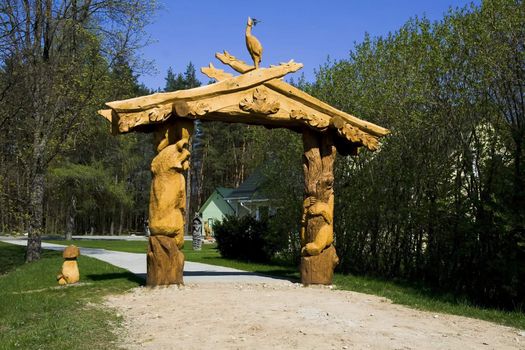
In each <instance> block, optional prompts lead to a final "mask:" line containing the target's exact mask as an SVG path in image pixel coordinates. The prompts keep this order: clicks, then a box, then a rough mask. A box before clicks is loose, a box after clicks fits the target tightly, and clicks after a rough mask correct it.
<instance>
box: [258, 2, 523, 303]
mask: <svg viewBox="0 0 525 350" xmlns="http://www.w3.org/2000/svg"><path fill="white" fill-rule="evenodd" d="M524 11H525V6H524V4H523V1H510V0H487V1H483V3H482V5H481V6H474V5H473V6H471V7H468V8H465V9H460V10H451V11H450V13H449V14H447V15H446V16H445V17H444V19H443V20H442V21H439V22H435V23H431V22H430V21H428V20H427V19H425V18H422V19H417V18H416V19H412V20H410V21H408V22H407V23H406V24H405V25H403V26H402V27H401V28H400V29H399V30H398V31H396V32H394V33H391V34H389V35H387V36H385V37H377V38H371V37H366V38H365V40H364V41H363V42H362V43H359V44H357V45H356V47H355V49H354V50H353V51H351V53H350V56H349V58H348V59H346V60H341V61H336V62H334V61H328V62H327V63H326V64H325V65H324V66H322V67H320V69H319V71H318V72H317V76H316V82H315V83H313V84H305V83H304V82H300V85H301V88H303V89H305V90H306V91H307V92H309V93H311V94H313V95H315V96H317V97H318V98H320V99H322V100H324V101H326V102H328V103H329V104H331V105H333V106H335V107H337V108H339V109H342V110H344V111H346V112H349V113H351V114H354V115H356V116H358V117H359V118H363V119H366V120H369V121H371V122H374V123H377V124H379V125H381V126H384V127H387V128H389V129H390V130H391V131H392V133H391V134H390V135H389V136H388V137H386V138H385V139H383V140H382V147H381V149H380V151H378V152H375V153H373V154H371V153H369V152H362V153H361V154H360V155H359V156H357V157H355V158H338V159H337V160H336V169H335V178H336V181H335V185H334V189H335V243H336V247H337V251H338V255H339V257H340V260H341V261H340V265H339V267H338V268H339V270H340V271H342V272H344V273H355V274H368V275H376V276H382V277H385V278H400V279H406V280H414V281H419V282H424V284H425V285H426V286H430V287H432V288H433V289H435V290H445V291H451V292H452V293H455V294H456V295H457V296H458V297H460V298H463V297H464V298H468V300H470V302H472V303H475V304H482V305H494V306H497V307H504V308H515V309H520V308H522V307H523V305H524V303H525V250H524V248H523V246H524V244H523V243H524V240H525V239H524V238H525V234H524V232H525V229H524V227H525V226H524V215H525V210H524V208H525V202H524V200H523V198H524V196H523V193H524V192H523V183H524V181H525V173H524V172H523V169H522V168H523V166H522V164H523V158H524V151H523V148H524V147H523V142H524V140H525V134H524V132H525V128H524V126H525V114H524V113H525V109H523V102H522V101H523V100H524V95H523V91H525V81H524V78H523V77H525V56H524V55H523V45H522V43H523V42H524V39H525V30H524V29H523V28H525V12H524ZM520 43H521V44H520ZM274 149H275V150H277V151H276V155H274V157H273V158H279V157H280V158H282V159H283V161H278V162H277V163H276V166H277V169H275V170H274V171H273V173H272V172H270V173H269V176H268V181H269V182H268V187H269V188H270V189H272V188H276V189H278V190H276V191H274V194H275V195H274V197H275V198H276V200H278V201H281V203H289V204H288V205H285V207H286V208H287V212H289V213H296V211H295V209H293V208H294V204H293V202H294V201H295V203H300V201H301V199H302V196H301V192H300V191H298V190H296V189H295V186H297V185H296V184H295V181H297V180H298V177H299V176H300V175H299V174H300V168H299V167H297V166H295V165H292V166H290V164H293V161H292V160H291V159H292V158H291V157H289V156H288V155H291V154H295V153H294V152H297V151H296V149H297V145H296V144H295V143H294V142H290V144H288V145H287V144H280V145H279V147H276V148H274ZM269 167H271V165H269ZM281 172H283V173H284V174H286V175H284V176H275V174H279V173H281ZM276 219H278V220H279V221H280V222H281V225H283V226H284V225H288V224H289V223H288V222H287V219H286V217H282V218H276Z"/></svg>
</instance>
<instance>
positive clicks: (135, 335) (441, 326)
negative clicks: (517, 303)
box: [106, 283, 525, 350]
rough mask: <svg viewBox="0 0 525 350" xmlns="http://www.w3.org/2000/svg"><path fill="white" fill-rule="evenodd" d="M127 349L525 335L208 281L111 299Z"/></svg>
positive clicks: (502, 340)
mask: <svg viewBox="0 0 525 350" xmlns="http://www.w3.org/2000/svg"><path fill="white" fill-rule="evenodd" d="M106 304H107V306H109V307H114V308H117V310H118V312H119V313H120V314H121V315H122V316H123V318H124V325H125V328H126V331H125V332H124V333H123V334H120V343H121V344H122V345H123V347H124V348H126V349H190V350H191V349H258V350H260V349H271V350H277V349H316V350H321V349H323V350H324V349H389V350H393V349H398V350H401V349H404V350H408V349H417V350H421V349H432V350H434V349H436V350H437V349H451V350H452V349H454V350H455V349H461V350H483V349H487V350H489V349H490V350H492V349H494V350H496V349H497V350H505V349H525V333H520V332H519V331H518V330H516V329H512V328H509V327H504V326H499V325H496V324H493V323H489V322H485V321H480V320H475V319H470V318H466V317H459V316H451V315H443V314H435V313H429V312H424V311H418V310H413V309H409V308H407V307H404V306H401V305H395V304H392V303H391V302H390V301H389V300H387V299H385V298H380V297H376V296H372V295H366V294H360V293H355V292H348V291H339V290H331V289H329V288H326V287H322V288H320V287H317V288H312V287H308V288H304V287H302V286H301V285H299V284H291V283H281V284H263V283H257V284H248V283H215V284H214V283H206V284H187V285H186V286H184V287H176V286H171V287H168V288H155V289H150V288H136V289H134V290H133V291H131V292H130V293H127V294H124V295H118V296H113V297H110V298H109V299H108V300H107V302H106Z"/></svg>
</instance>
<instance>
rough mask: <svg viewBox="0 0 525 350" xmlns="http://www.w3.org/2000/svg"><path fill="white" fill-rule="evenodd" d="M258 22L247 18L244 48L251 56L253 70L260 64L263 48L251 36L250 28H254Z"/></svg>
mask: <svg viewBox="0 0 525 350" xmlns="http://www.w3.org/2000/svg"><path fill="white" fill-rule="evenodd" d="M259 22H260V21H258V20H256V19H255V18H254V19H253V20H252V19H251V18H250V17H248V24H247V25H246V47H247V48H248V51H249V52H250V56H252V59H253V64H254V66H255V69H257V68H259V63H261V58H262V52H263V48H262V45H261V43H260V42H259V40H257V38H256V37H254V36H253V35H252V27H255V25H256V24H257V23H259Z"/></svg>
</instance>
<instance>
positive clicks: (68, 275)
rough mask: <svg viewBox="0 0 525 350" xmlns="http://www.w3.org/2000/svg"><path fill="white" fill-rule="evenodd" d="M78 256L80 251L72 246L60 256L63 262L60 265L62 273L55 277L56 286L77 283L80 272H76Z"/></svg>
mask: <svg viewBox="0 0 525 350" xmlns="http://www.w3.org/2000/svg"><path fill="white" fill-rule="evenodd" d="M79 255H80V249H78V247H76V246H74V245H70V246H68V247H66V249H64V253H63V254H62V256H63V257H64V259H65V261H64V263H63V264H62V271H60V274H59V275H58V276H57V281H58V284H71V283H77V282H78V280H79V279H80V272H79V271H78V264H77V257H78V256H79Z"/></svg>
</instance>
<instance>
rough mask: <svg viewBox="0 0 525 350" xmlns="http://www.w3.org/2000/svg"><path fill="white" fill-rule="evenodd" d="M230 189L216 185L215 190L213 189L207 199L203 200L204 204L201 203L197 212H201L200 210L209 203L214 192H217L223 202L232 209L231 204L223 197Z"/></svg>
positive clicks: (231, 189)
mask: <svg viewBox="0 0 525 350" xmlns="http://www.w3.org/2000/svg"><path fill="white" fill-rule="evenodd" d="M232 191H233V188H226V187H217V188H216V189H215V191H213V193H212V194H211V195H210V196H209V197H208V199H206V202H204V204H202V205H201V207H200V209H199V213H202V211H203V210H204V209H205V208H206V207H207V206H208V205H209V204H210V202H211V200H212V199H213V195H214V194H215V193H217V194H219V196H220V197H221V198H222V199H223V200H224V203H226V204H227V205H228V206H229V207H230V208H231V209H232V210H233V208H232V206H231V204H230V203H228V201H227V200H226V199H225V197H226V196H227V195H228V194H229V193H230V192H232Z"/></svg>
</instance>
